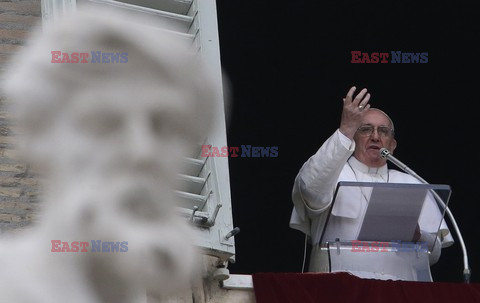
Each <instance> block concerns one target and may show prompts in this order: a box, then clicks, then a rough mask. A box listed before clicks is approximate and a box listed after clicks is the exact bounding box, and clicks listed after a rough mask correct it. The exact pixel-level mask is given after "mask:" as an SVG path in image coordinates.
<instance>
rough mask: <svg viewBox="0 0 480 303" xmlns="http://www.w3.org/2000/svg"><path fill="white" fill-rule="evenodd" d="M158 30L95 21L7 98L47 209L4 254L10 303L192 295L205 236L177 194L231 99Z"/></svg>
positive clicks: (50, 44)
mask: <svg viewBox="0 0 480 303" xmlns="http://www.w3.org/2000/svg"><path fill="white" fill-rule="evenodd" d="M156 22H157V21H156V20H150V19H147V20H137V19H135V18H133V17H131V16H129V15H125V14H122V13H119V12H116V11H113V10H110V11H103V10H100V9H95V10H91V9H88V7H85V8H84V9H82V10H79V11H78V12H77V13H75V14H74V15H69V16H68V17H67V18H65V19H64V20H62V21H60V22H58V23H57V24H55V26H54V27H53V28H51V29H49V30H48V31H45V32H44V33H41V32H40V31H38V32H36V33H35V35H33V36H32V37H31V39H30V40H29V41H30V42H29V44H28V45H27V46H26V47H25V49H24V50H22V51H21V52H20V53H18V55H17V56H16V58H15V60H14V61H13V62H12V65H11V68H10V70H9V71H8V73H7V74H6V77H5V78H6V81H5V85H4V90H5V93H6V95H7V98H8V101H9V103H10V105H11V107H10V110H11V111H12V113H13V114H14V115H15V117H16V118H17V120H16V122H15V123H16V129H17V132H18V133H17V138H18V142H19V143H18V144H19V145H18V146H19V151H20V153H21V155H22V156H23V157H24V158H25V160H27V161H29V162H30V163H32V165H33V167H35V169H36V170H37V171H38V173H39V174H40V176H41V180H42V181H43V183H42V186H43V195H42V198H43V202H42V212H41V214H40V218H39V223H38V224H37V225H36V226H34V227H33V228H31V230H29V231H28V232H27V233H26V234H25V235H22V236H20V237H12V239H3V240H2V242H0V268H1V270H0V302H16V303H24V302H25V303H29V302H35V303H44V302H45V303H47V302H48V303H56V302H62V303H63V302H70V303H75V302H81V303H85V302H89V303H96V302H120V303H121V302H125V303H127V302H128V303H136V302H146V293H148V296H149V298H150V299H149V300H152V301H149V302H163V301H162V299H164V298H166V297H168V296H172V295H174V294H175V293H176V292H180V291H182V290H184V289H187V288H188V287H189V282H190V279H191V277H192V275H193V274H194V273H195V271H196V268H197V267H196V266H195V265H196V263H197V261H198V260H197V253H196V250H195V248H194V247H193V245H192V243H193V241H192V238H193V236H192V235H193V232H194V231H193V229H192V228H191V227H190V226H189V225H188V223H187V221H186V220H184V219H182V218H180V217H179V216H177V213H176V208H175V198H174V195H173V189H174V188H175V180H176V174H177V173H178V171H179V169H180V166H181V163H182V160H183V157H184V156H186V155H187V153H188V152H189V151H190V148H192V147H193V145H194V144H196V143H198V142H200V141H201V139H202V138H203V136H205V135H206V132H207V131H208V129H209V122H210V121H211V117H210V112H211V105H212V102H213V101H214V100H215V99H218V98H220V95H219V94H220V92H218V91H217V89H216V88H215V86H214V85H213V84H212V83H213V81H211V80H210V79H211V78H210V72H209V70H208V69H207V68H206V67H205V66H204V65H202V63H201V62H200V61H199V58H198V57H195V55H194V52H193V51H192V50H190V49H189V47H188V45H189V42H188V41H186V40H185V41H184V39H183V38H179V37H176V36H175V35H174V34H172V33H170V32H168V31H162V30H158V28H161V26H162V25H161V24H157V23H156ZM146 23H148V24H146Z"/></svg>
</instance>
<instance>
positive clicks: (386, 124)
mask: <svg viewBox="0 0 480 303" xmlns="http://www.w3.org/2000/svg"><path fill="white" fill-rule="evenodd" d="M355 91H356V88H355V87H352V88H350V90H349V91H348V93H347V95H346V97H345V98H344V100H343V102H344V104H343V110H342V115H341V122H340V127H339V128H338V129H337V130H336V131H335V132H334V133H333V135H331V136H330V138H328V139H327V140H326V141H325V142H324V143H323V145H322V146H321V147H320V149H319V150H318V151H317V152H316V153H315V154H314V155H313V156H311V157H310V158H309V159H308V161H307V162H305V164H304V165H303V166H302V168H301V169H300V171H299V173H298V175H297V177H296V178H295V183H294V187H293V193H292V199H293V203H294V208H293V211H292V216H291V219H290V227H291V228H294V229H298V230H300V231H302V232H303V233H305V235H306V236H307V237H308V239H309V241H310V243H311V244H312V252H311V255H310V263H309V271H312V272H328V271H330V268H329V260H328V253H327V252H326V251H325V250H322V249H321V243H319V242H320V240H321V239H320V238H321V236H322V232H323V231H324V228H325V223H326V220H327V217H328V214H329V212H330V208H331V205H332V200H333V198H334V194H335V190H336V187H337V184H338V182H339V181H353V182H389V183H421V182H420V181H418V180H417V179H416V178H414V177H413V176H410V175H408V174H406V173H403V172H400V171H398V170H394V169H389V168H388V167H387V163H386V161H387V160H386V159H384V158H382V157H381V155H380V149H381V148H386V149H388V150H389V151H390V153H393V151H394V150H395V148H396V146H397V142H396V140H395V138H394V125H393V121H392V120H391V119H390V117H389V116H388V115H387V114H386V113H385V112H383V111H381V110H379V109H376V108H371V107H370V104H369V100H370V93H368V92H367V89H365V88H364V89H363V90H361V91H360V92H359V93H358V94H357V95H356V96H355V97H354V93H355ZM359 200H360V202H359ZM367 205H368V201H367V199H352V198H351V197H350V198H349V197H345V195H342V196H340V197H337V199H336V201H335V204H334V206H333V208H332V209H331V216H330V218H329V219H328V225H329V228H328V232H329V233H332V231H333V234H332V235H328V236H329V237H330V238H332V237H333V238H332V239H337V238H338V239H341V240H355V239H357V236H358V233H359V230H360V227H361V225H362V221H363V214H364V213H365V210H366V207H367ZM438 222H442V223H441V227H440V232H439V233H438V235H439V236H438V237H437V232H438ZM418 227H419V230H417V233H416V235H415V237H414V239H412V241H418V242H421V243H427V244H428V247H432V246H433V247H434V249H433V251H432V252H431V254H430V255H429V263H430V265H432V264H434V263H436V262H437V261H438V259H439V258H440V253H441V249H442V248H444V247H447V246H450V245H452V244H453V238H452V237H451V235H450V232H449V229H448V227H447V225H446V223H445V221H444V220H443V218H442V214H441V212H440V210H439V208H438V207H437V206H436V202H435V200H434V199H427V200H426V202H425V205H424V207H423V209H422V212H421V215H420V219H419V223H418ZM434 242H436V243H435V245H433V244H434ZM384 256H385V257H387V256H386V255H385V254H384ZM377 258H382V255H381V254H380V253H377ZM378 261H379V262H381V259H378ZM388 262H390V261H388ZM404 265H405V264H402V263H399V264H398V266H397V269H395V265H393V268H394V271H395V270H398V272H401V271H405V270H406V269H405V266H404ZM350 272H351V273H353V274H355V275H357V276H360V277H363V278H375V279H383V280H387V279H392V280H398V279H402V277H401V276H402V275H396V274H395V272H393V273H392V272H390V273H386V272H375V270H372V271H365V270H360V271H355V270H351V271H350Z"/></svg>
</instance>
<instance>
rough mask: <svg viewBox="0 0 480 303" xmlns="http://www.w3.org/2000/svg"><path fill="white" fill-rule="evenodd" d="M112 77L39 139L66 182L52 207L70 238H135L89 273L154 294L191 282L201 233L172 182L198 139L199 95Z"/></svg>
mask: <svg viewBox="0 0 480 303" xmlns="http://www.w3.org/2000/svg"><path fill="white" fill-rule="evenodd" d="M125 80H127V79H125ZM154 82H155V83H154ZM108 83H109V82H107V85H102V87H98V88H96V87H94V88H89V89H88V90H86V91H84V92H83V91H80V90H78V91H77V92H76V93H74V94H72V99H71V100H69V101H68V102H67V104H66V105H65V107H64V108H63V109H61V110H59V113H58V115H57V116H56V117H55V122H53V123H50V127H49V128H46V129H45V131H44V132H43V133H42V134H41V135H40V136H41V137H42V140H36V142H37V143H36V144H50V147H51V152H52V153H53V154H52V159H50V160H49V161H50V166H51V167H52V168H53V174H54V177H55V178H54V179H55V180H56V181H57V183H56V184H55V186H58V187H60V188H61V191H60V193H61V197H58V200H61V201H57V202H58V203H55V204H56V205H57V206H56V208H57V209H51V210H50V212H53V213H56V214H57V215H55V217H56V218H59V219H58V220H59V221H60V223H59V224H58V226H64V227H63V228H65V230H64V231H65V234H64V235H66V237H72V235H76V237H78V238H81V239H66V240H71V241H73V240H81V241H91V240H102V241H114V242H115V241H119V242H123V241H126V242H128V252H125V253H115V254H94V255H93V256H92V258H91V259H88V260H89V262H87V263H86V265H85V268H86V269H90V268H97V267H99V266H100V267H101V268H103V267H105V272H108V270H107V268H109V270H110V271H111V272H114V275H115V276H117V277H123V278H125V279H126V280H127V281H133V280H136V281H137V282H142V283H143V284H148V285H149V287H148V288H149V289H150V287H151V288H152V290H151V291H152V292H154V291H156V288H158V287H156V285H171V286H170V287H173V286H174V285H175V284H179V285H184V284H182V283H180V282H182V279H186V278H189V277H190V274H189V270H191V268H192V266H193V262H194V251H193V247H192V243H193V240H192V239H193V237H192V234H191V233H192V231H191V230H190V229H189V228H187V225H188V224H187V223H186V222H185V221H184V220H185V219H182V218H179V217H178V215H177V213H176V208H175V200H174V195H173V188H174V187H173V186H174V183H173V182H174V180H175V179H176V176H177V173H178V172H177V170H178V169H179V167H180V163H181V161H182V160H183V157H184V156H185V155H186V147H188V146H190V145H191V143H192V142H189V140H190V138H191V137H192V136H193V133H194V132H193V131H192V130H193V129H194V127H195V125H194V124H195V123H194V122H193V121H194V119H192V118H191V117H193V116H194V115H195V113H194V112H192V111H194V109H193V108H195V107H194V106H192V105H191V104H192V102H194V101H192V100H193V97H191V96H192V95H193V94H192V93H190V94H188V93H187V92H186V91H187V90H186V89H182V87H178V86H177V87H176V86H173V85H171V84H170V85H166V84H162V83H161V81H159V80H158V79H156V81H150V80H149V79H146V80H145V81H142V82H141V83H134V84H131V83H128V81H122V80H121V79H118V78H117V79H115V81H111V84H108ZM139 86H141V88H140V87H139ZM140 92H141V93H140ZM187 143H190V144H187ZM66 222H68V223H66ZM50 224H53V222H50ZM99 264H102V265H99ZM94 275H95V277H94V278H92V280H95V278H98V276H97V275H98V271H97V270H95V274H94ZM105 279H108V278H107V277H105ZM137 282H136V283H137ZM150 284H151V285H150ZM164 289H165V288H163V287H162V288H160V291H162V290H163V291H164Z"/></svg>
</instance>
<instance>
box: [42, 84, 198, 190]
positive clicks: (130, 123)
mask: <svg viewBox="0 0 480 303" xmlns="http://www.w3.org/2000/svg"><path fill="white" fill-rule="evenodd" d="M148 82H150V83H148ZM184 91H185V90H182V88H181V87H175V86H172V85H170V86H167V85H166V84H162V83H161V81H157V83H154V82H153V81H151V80H142V83H141V84H138V83H135V84H131V83H128V81H127V79H125V81H122V80H121V79H118V80H115V82H114V81H112V82H111V84H109V85H106V86H105V85H102V86H101V87H92V88H88V89H87V90H85V91H81V90H77V91H76V92H74V93H73V95H72V97H71V98H72V100H70V101H68V102H67V103H68V104H67V105H66V106H65V107H64V109H63V110H60V111H59V114H58V115H57V116H56V117H54V119H55V121H54V122H52V123H51V124H50V127H49V128H48V129H47V130H46V131H45V132H44V133H43V135H42V140H41V141H38V140H37V144H42V145H43V144H45V145H49V146H50V151H51V152H52V155H51V158H50V160H48V161H50V166H51V167H52V170H53V172H54V173H55V174H59V175H60V176H61V177H68V176H76V178H78V177H93V178H120V177H121V178H124V177H127V176H129V177H131V178H141V177H146V178H152V179H156V180H157V181H158V179H162V180H163V179H169V178H171V177H172V176H174V174H175V173H176V169H178V165H179V161H180V160H181V159H182V156H184V155H183V153H184V152H185V150H184V148H185V144H186V143H187V142H188V140H189V139H190V138H191V134H190V133H191V132H192V129H193V128H194V127H195V126H194V125H192V122H191V120H192V119H191V118H189V117H192V116H193V115H194V113H192V112H191V111H193V110H194V109H193V108H194V107H193V106H192V103H193V102H194V101H192V100H191V99H192V97H191V96H190V95H188V94H187V93H185V92H184ZM192 133H193V132H192ZM190 143H191V142H190Z"/></svg>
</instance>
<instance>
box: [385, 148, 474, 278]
mask: <svg viewBox="0 0 480 303" xmlns="http://www.w3.org/2000/svg"><path fill="white" fill-rule="evenodd" d="M380 156H381V157H382V158H384V159H387V160H389V161H390V162H392V163H393V164H395V165H396V166H398V167H399V168H401V169H402V170H403V171H404V172H406V173H407V174H409V175H411V176H413V177H415V178H416V179H417V180H419V181H420V182H422V183H423V184H429V183H428V182H427V181H426V180H425V179H423V178H422V177H420V176H419V175H417V174H416V173H415V172H414V171H413V170H411V169H410V168H409V167H408V166H406V165H405V164H403V163H402V162H401V161H400V160H398V159H397V158H395V157H394V156H392V154H390V152H389V151H388V149H386V148H382V149H380ZM430 191H431V192H432V194H433V195H434V196H435V199H436V200H437V202H439V203H441V204H442V207H443V208H444V209H445V212H446V213H447V215H448V218H449V219H450V221H451V222H452V225H453V228H454V229H455V233H456V234H457V236H458V240H459V241H460V246H461V247H462V252H463V281H464V283H470V276H471V270H470V266H469V265H468V255H467V248H466V246H465V242H464V241H463V237H462V234H461V233H460V228H459V227H458V225H457V222H456V221H455V218H454V217H453V214H452V212H451V211H450V209H449V208H448V207H447V206H446V205H445V203H444V202H443V199H442V198H441V197H440V196H439V195H438V194H437V193H436V192H435V191H434V190H430Z"/></svg>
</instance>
